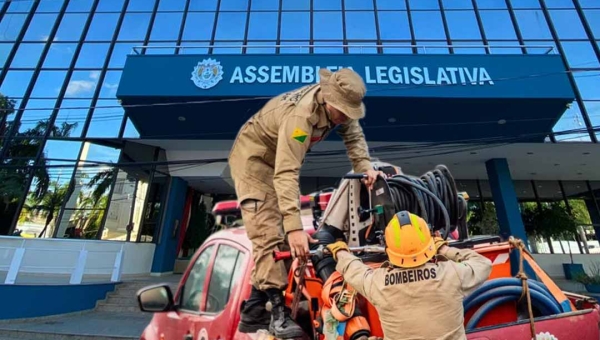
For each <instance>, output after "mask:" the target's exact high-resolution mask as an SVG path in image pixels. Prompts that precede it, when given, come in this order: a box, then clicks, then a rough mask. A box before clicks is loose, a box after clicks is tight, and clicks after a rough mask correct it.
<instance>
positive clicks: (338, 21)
mask: <svg viewBox="0 0 600 340" xmlns="http://www.w3.org/2000/svg"><path fill="white" fill-rule="evenodd" d="M342 29H343V28H342V13H341V12H314V13H313V38H314V39H315V40H322V39H342V38H343V33H342Z"/></svg>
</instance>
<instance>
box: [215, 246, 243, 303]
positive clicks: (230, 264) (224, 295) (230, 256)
mask: <svg viewBox="0 0 600 340" xmlns="http://www.w3.org/2000/svg"><path fill="white" fill-rule="evenodd" d="M238 254H240V252H239V251H238V250H237V249H235V248H233V247H230V246H227V245H220V246H219V250H218V251H217V256H216V258H215V263H218V264H219V265H218V266H213V270H212V273H211V276H210V283H209V285H208V293H207V301H206V312H208V313H218V312H220V311H222V310H224V309H225V306H226V305H227V302H228V301H229V292H230V291H231V286H232V285H234V284H236V283H237V282H236V281H235V280H233V276H234V272H235V271H234V270H235V269H236V267H237V266H236V260H237V259H238ZM240 255H241V254H240ZM241 257H243V255H242V256H241Z"/></svg>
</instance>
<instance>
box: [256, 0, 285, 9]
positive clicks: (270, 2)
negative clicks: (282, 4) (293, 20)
mask: <svg viewBox="0 0 600 340" xmlns="http://www.w3.org/2000/svg"><path fill="white" fill-rule="evenodd" d="M250 9H251V10H253V11H255V10H256V11H277V10H279V0H252V7H251V8H250Z"/></svg>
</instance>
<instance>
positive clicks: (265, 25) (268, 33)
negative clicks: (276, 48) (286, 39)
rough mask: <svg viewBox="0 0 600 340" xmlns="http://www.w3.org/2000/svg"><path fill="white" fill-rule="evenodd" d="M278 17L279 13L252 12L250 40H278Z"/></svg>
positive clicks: (249, 29)
mask: <svg viewBox="0 0 600 340" xmlns="http://www.w3.org/2000/svg"><path fill="white" fill-rule="evenodd" d="M278 16H279V14H278V13H277V12H251V13H250V24H249V26H248V40H275V39H277V28H278V27H279V23H278V22H277V20H278V19H279V18H278Z"/></svg>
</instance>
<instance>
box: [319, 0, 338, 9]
mask: <svg viewBox="0 0 600 340" xmlns="http://www.w3.org/2000/svg"><path fill="white" fill-rule="evenodd" d="M341 9H342V0H313V10H315V11H327V10H329V11H331V10H334V11H339V10H341Z"/></svg>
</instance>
